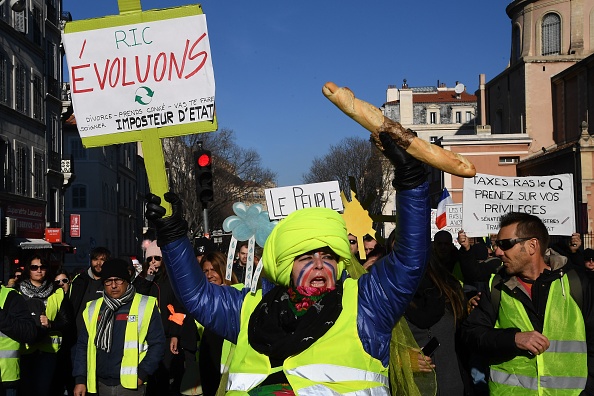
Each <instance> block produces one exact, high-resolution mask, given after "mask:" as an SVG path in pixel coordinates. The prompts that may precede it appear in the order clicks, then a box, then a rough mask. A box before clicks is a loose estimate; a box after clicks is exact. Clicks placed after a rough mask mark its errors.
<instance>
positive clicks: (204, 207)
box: [202, 202, 210, 238]
mask: <svg viewBox="0 0 594 396" xmlns="http://www.w3.org/2000/svg"><path fill="white" fill-rule="evenodd" d="M202 208H203V209H202V217H203V218H204V236H205V237H206V238H210V231H209V230H208V208H207V206H206V202H202Z"/></svg>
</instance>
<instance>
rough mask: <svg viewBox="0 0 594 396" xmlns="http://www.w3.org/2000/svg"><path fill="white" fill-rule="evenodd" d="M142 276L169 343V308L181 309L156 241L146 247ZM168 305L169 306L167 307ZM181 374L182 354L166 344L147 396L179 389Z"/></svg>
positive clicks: (178, 310)
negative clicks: (166, 346) (150, 283)
mask: <svg viewBox="0 0 594 396" xmlns="http://www.w3.org/2000/svg"><path fill="white" fill-rule="evenodd" d="M143 268H144V269H143V272H142V274H141V277H142V276H143V275H144V279H145V280H146V281H148V282H152V285H151V288H150V291H149V293H148V295H150V296H153V297H155V298H157V306H158V307H159V312H160V314H161V324H162V326H163V330H164V334H165V337H166V345H169V343H170V339H171V336H172V335H175V334H176V333H175V332H173V333H172V329H171V326H173V324H172V322H171V321H170V320H169V317H170V316H171V312H170V310H173V311H174V312H179V313H182V311H183V310H182V308H181V304H179V302H178V301H177V299H176V298H175V295H174V294H173V289H172V288H171V283H170V281H169V277H168V276H167V270H166V268H165V266H164V265H163V257H162V253H161V249H160V248H159V246H157V242H156V241H152V242H151V243H150V244H149V245H148V246H147V248H146V260H145V263H144V267H143ZM169 306H171V308H169ZM182 377H183V356H178V355H177V354H173V353H171V351H170V348H166V349H165V352H164V357H163V359H161V361H160V362H159V367H158V368H157V370H156V371H155V373H154V374H152V375H151V376H150V380H149V382H148V384H147V389H146V393H147V395H148V396H161V395H167V394H169V392H170V391H171V392H174V393H179V387H180V384H181V379H182Z"/></svg>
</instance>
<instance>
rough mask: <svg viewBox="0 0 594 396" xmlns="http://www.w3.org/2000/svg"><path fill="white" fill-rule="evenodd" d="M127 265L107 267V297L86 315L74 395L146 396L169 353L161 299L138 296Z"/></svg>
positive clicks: (94, 303)
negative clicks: (152, 377)
mask: <svg viewBox="0 0 594 396" xmlns="http://www.w3.org/2000/svg"><path fill="white" fill-rule="evenodd" d="M130 281H131V275H130V272H129V270H128V263H127V262H126V261H124V260H122V259H110V260H108V261H106V262H105V264H103V269H102V271H101V284H102V285H103V292H104V293H103V295H104V296H103V297H101V298H99V299H98V300H94V301H91V302H89V303H88V304H87V306H86V308H85V310H84V311H83V318H84V324H85V325H84V327H83V328H81V330H80V332H79V337H78V342H77V344H76V354H75V360H74V365H73V367H74V369H73V375H74V377H75V382H76V386H75V388H74V395H75V396H84V395H86V394H87V392H91V393H98V394H99V395H114V396H119V395H141V396H143V395H144V394H145V391H146V389H145V382H146V381H147V379H148V377H149V376H150V375H151V374H153V373H154V372H155V370H156V369H157V367H158V365H159V361H160V360H161V359H162V358H163V353H164V351H165V335H164V333H163V325H162V324H161V318H160V314H159V309H158V308H157V301H156V299H155V298H154V297H150V296H145V295H142V294H139V293H136V290H135V288H134V286H132V285H131V284H130Z"/></svg>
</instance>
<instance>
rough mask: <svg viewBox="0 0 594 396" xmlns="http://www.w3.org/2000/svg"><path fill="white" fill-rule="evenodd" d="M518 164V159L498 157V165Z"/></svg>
mask: <svg viewBox="0 0 594 396" xmlns="http://www.w3.org/2000/svg"><path fill="white" fill-rule="evenodd" d="M518 162H520V157H499V163H500V164H517V163H518Z"/></svg>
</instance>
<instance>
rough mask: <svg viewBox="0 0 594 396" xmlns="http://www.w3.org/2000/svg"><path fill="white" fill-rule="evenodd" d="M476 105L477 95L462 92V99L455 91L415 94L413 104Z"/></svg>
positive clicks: (394, 102)
mask: <svg viewBox="0 0 594 396" xmlns="http://www.w3.org/2000/svg"><path fill="white" fill-rule="evenodd" d="M399 102H400V101H399V100H395V101H392V102H387V103H385V104H397V103H399ZM456 102H457V103H475V102H477V97H476V95H471V94H469V93H468V92H462V93H461V94H460V99H458V98H457V95H456V93H455V92H454V91H438V92H431V93H413V103H456Z"/></svg>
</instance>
